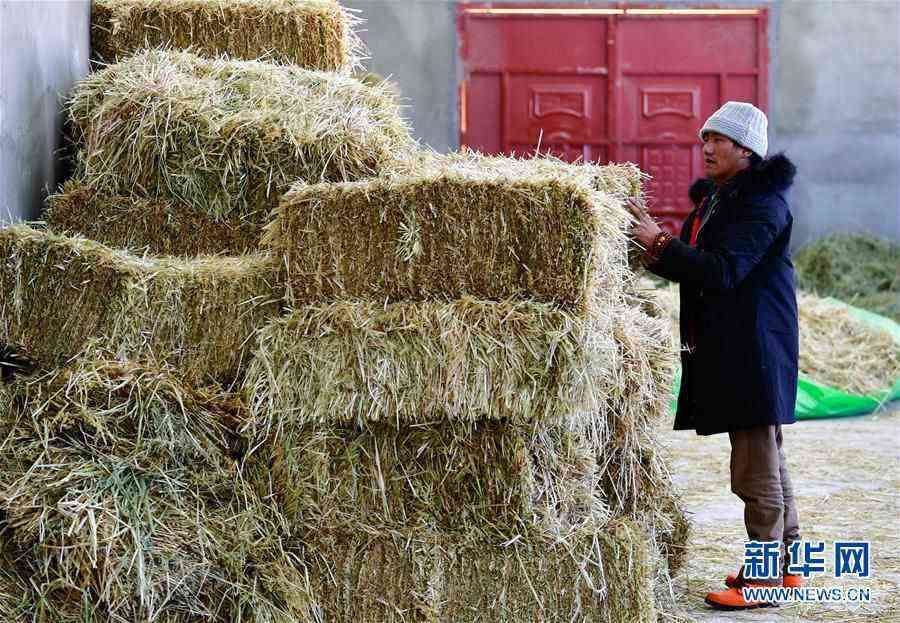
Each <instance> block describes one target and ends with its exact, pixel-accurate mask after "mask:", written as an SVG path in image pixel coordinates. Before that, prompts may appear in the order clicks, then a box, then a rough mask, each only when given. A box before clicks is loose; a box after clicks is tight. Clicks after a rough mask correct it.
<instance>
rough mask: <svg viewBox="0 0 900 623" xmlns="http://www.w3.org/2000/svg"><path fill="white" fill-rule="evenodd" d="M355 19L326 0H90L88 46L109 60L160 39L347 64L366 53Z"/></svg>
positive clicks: (332, 67)
mask: <svg viewBox="0 0 900 623" xmlns="http://www.w3.org/2000/svg"><path fill="white" fill-rule="evenodd" d="M359 21H360V20H359V19H358V18H356V17H355V16H354V15H353V14H352V13H351V12H350V11H348V10H347V9H344V8H343V7H341V6H340V5H339V4H338V3H337V2H333V1H331V0H94V2H92V3H91V49H92V54H93V56H94V58H95V59H97V60H100V61H104V62H107V63H112V62H115V61H117V60H122V59H123V58H125V57H126V56H130V55H132V54H134V53H135V52H137V51H138V50H141V49H143V48H155V47H164V48H176V49H185V48H188V49H191V50H193V51H194V52H196V53H197V54H200V55H203V56H219V55H221V54H227V55H228V56H232V57H235V58H242V59H245V60H255V59H258V58H261V57H265V58H266V59H271V60H273V61H276V62H279V63H288V64H294V65H299V66H300V67H305V68H307V69H318V70H321V71H350V70H351V69H352V68H353V67H356V66H358V65H359V63H360V57H361V56H362V54H363V53H364V49H363V45H362V42H361V41H360V39H359V37H357V35H356V33H355V32H354V31H353V28H354V26H356V25H357V24H358V23H359Z"/></svg>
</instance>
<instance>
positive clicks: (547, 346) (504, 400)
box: [244, 298, 617, 430]
mask: <svg viewBox="0 0 900 623" xmlns="http://www.w3.org/2000/svg"><path fill="white" fill-rule="evenodd" d="M606 313H607V314H608V316H603V317H600V316H598V317H597V318H595V319H593V320H592V321H591V322H587V321H582V320H581V319H579V318H577V317H575V316H573V315H572V314H569V313H567V312H565V311H563V310H560V309H558V308H555V307H554V306H552V305H548V304H543V303H531V302H527V301H501V302H493V301H479V300H475V299H471V298H463V299H459V300H456V301H451V302H440V301H432V302H412V303H391V304H387V305H381V304H378V303H374V302H336V303H322V304H319V305H305V306H302V307H297V308H295V309H293V310H292V313H291V314H290V315H288V316H285V317H283V318H279V319H278V320H275V321H273V322H272V323H270V324H269V325H267V326H266V327H265V328H264V329H262V330H261V331H260V332H259V335H258V343H259V346H258V348H257V350H256V351H255V354H254V357H253V360H252V361H251V363H250V366H249V368H248V371H247V375H246V378H245V381H244V388H245V391H246V392H247V394H248V396H249V397H250V409H251V411H252V413H253V416H254V419H255V420H256V421H257V422H258V423H259V426H261V427H263V428H266V429H267V430H269V429H272V428H273V427H277V426H278V425H284V424H285V423H287V422H290V423H296V424H298V425H304V424H356V425H358V426H359V427H361V428H365V427H366V426H368V425H369V424H370V423H373V422H386V423H394V424H395V425H397V426H399V425H401V424H404V425H406V424H427V423H432V422H438V421H456V422H479V421H486V420H497V421H507V422H511V423H515V424H528V423H533V422H536V421H555V420H559V419H560V418H578V417H580V418H581V419H590V418H591V414H592V413H595V412H597V411H599V409H600V403H601V402H602V401H604V400H605V399H606V396H605V395H604V394H602V393H601V392H600V391H598V390H597V389H596V381H597V379H596V377H597V375H598V374H602V373H603V371H607V370H611V369H613V368H614V367H615V365H616V360H615V359H614V355H615V352H616V346H615V344H613V343H612V340H611V339H610V338H609V336H608V334H607V333H605V332H604V331H603V329H602V326H603V323H604V322H609V317H610V316H612V315H614V314H615V313H617V312H616V311H615V310H606ZM610 374H612V373H611V372H610Z"/></svg>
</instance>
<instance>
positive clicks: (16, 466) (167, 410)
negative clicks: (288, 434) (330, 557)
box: [0, 354, 300, 623]
mask: <svg viewBox="0 0 900 623" xmlns="http://www.w3.org/2000/svg"><path fill="white" fill-rule="evenodd" d="M0 398H2V400H0V432H3V435H2V437H0V448H2V452H0V518H2V521H0V531H4V532H5V534H4V536H5V537H6V538H4V541H3V544H4V548H5V549H6V550H7V551H8V554H9V556H8V559H6V560H5V561H4V560H3V559H2V558H0V563H3V567H2V569H0V573H4V574H6V575H7V576H13V577H25V578H29V581H28V582H27V584H26V585H27V587H28V589H29V590H28V592H27V593H26V595H25V596H23V600H22V602H20V606H21V607H20V610H21V612H22V615H23V616H24V615H25V614H26V613H28V614H31V615H34V613H35V612H38V611H40V612H42V613H43V615H42V617H39V618H41V620H50V621H69V620H71V621H76V620H92V621H110V622H113V621H122V620H127V621H136V622H138V621H140V622H148V623H149V622H150V621H167V622H171V623H176V622H177V623H187V622H188V621H197V620H204V621H216V622H218V621H221V622H222V623H225V622H231V621H234V620H247V621H259V622H260V623H262V622H264V621H265V622H268V621H279V620H281V621H289V620H296V619H295V618H291V617H299V615H298V613H297V612H296V611H295V610H294V609H293V606H292V604H293V603H294V602H295V601H296V600H295V599H294V598H293V597H292V595H291V593H290V592H285V591H284V587H283V586H282V585H283V581H282V578H283V577H286V576H287V577H291V576H292V574H293V573H294V572H293V570H292V566H291V564H290V561H289V559H288V558H287V557H286V556H285V554H284V552H283V550H282V542H281V537H280V534H281V533H280V530H279V525H280V524H279V522H278V521H277V516H276V515H275V514H274V513H273V512H272V511H271V510H270V509H269V507H268V505H263V504H262V503H261V502H260V500H259V499H258V498H257V497H256V496H255V495H254V494H253V492H252V491H251V490H250V488H249V487H248V485H246V484H245V483H244V482H243V481H242V480H241V479H240V478H239V475H238V473H237V471H236V466H235V463H234V461H233V460H232V458H231V456H230V452H231V451H232V448H231V441H232V434H233V431H232V426H235V422H233V420H235V419H237V420H239V419H240V417H239V413H238V414H236V411H239V409H237V407H236V406H235V404H234V403H233V400H232V399H231V398H229V397H227V396H224V395H218V394H212V393H209V392H206V391H203V390H198V389H196V388H192V387H190V386H188V385H185V384H183V383H182V382H181V381H180V380H179V379H178V377H177V376H176V375H175V373H174V371H172V370H168V369H165V368H158V367H154V366H152V365H146V364H135V363H128V362H122V361H116V360H109V359H95V358H94V355H93V354H92V355H90V356H87V357H85V358H82V359H78V360H77V361H76V362H74V363H73V364H72V365H70V366H68V367H66V368H64V369H61V370H58V371H54V372H51V373H48V374H47V375H45V376H42V377H40V378H38V379H34V380H30V381H28V382H25V381H18V382H16V383H13V384H8V385H4V386H0ZM235 427H236V426H235ZM10 560H15V561H16V563H15V566H12V565H10V564H8V563H9V562H10ZM299 582H300V580H299V578H296V576H294V583H295V585H299ZM279 587H281V588H279ZM0 591H2V588H0ZM0 603H2V601H0ZM35 608H39V610H35ZM88 615H89V616H88ZM5 620H9V619H5Z"/></svg>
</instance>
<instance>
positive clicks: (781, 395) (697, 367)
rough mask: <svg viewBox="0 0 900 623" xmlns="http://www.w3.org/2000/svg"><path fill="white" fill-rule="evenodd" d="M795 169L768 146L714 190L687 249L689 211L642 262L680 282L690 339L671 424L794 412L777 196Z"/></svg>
mask: <svg viewBox="0 0 900 623" xmlns="http://www.w3.org/2000/svg"><path fill="white" fill-rule="evenodd" d="M795 171H796V169H795V168H794V165H793V164H792V163H791V162H790V160H788V159H787V158H786V157H785V156H783V155H776V156H773V157H772V158H769V159H766V160H764V161H763V162H762V163H760V164H758V165H756V166H755V167H752V168H750V169H745V170H744V171H742V172H740V173H738V174H737V175H736V176H735V177H733V178H732V179H731V180H729V181H728V182H727V183H726V184H725V185H724V186H723V187H722V188H721V189H720V190H719V193H720V196H719V205H718V207H717V209H716V211H715V213H714V214H713V215H712V216H711V217H710V219H709V220H708V221H707V223H706V224H705V225H704V226H703V228H702V229H701V230H700V233H699V235H698V237H697V246H696V248H695V247H691V246H690V235H691V228H692V226H693V222H694V219H695V218H698V215H697V210H694V212H692V213H691V214H690V215H689V216H688V218H687V220H686V221H685V222H684V225H683V226H682V230H681V236H680V239H673V240H672V242H671V243H669V245H668V246H667V247H666V249H665V250H664V251H663V253H662V254H661V255H660V258H659V260H658V261H657V262H655V263H654V264H653V265H652V266H650V270H651V271H652V272H654V273H655V274H657V275H659V276H661V277H664V278H666V279H669V280H670V281H676V282H678V284H679V285H680V291H681V342H682V344H686V343H687V342H688V337H689V336H688V331H689V330H690V327H691V326H693V327H694V329H693V333H694V335H693V337H694V344H695V348H694V349H693V352H686V351H685V350H684V349H682V353H681V363H682V377H681V392H680V395H679V397H678V412H677V414H676V416H675V429H676V430H684V429H694V430H696V431H697V433H698V434H700V435H711V434H714V433H723V432H726V431H732V430H739V429H743V428H750V427H753V426H760V425H765V424H792V423H793V422H794V421H795V418H794V403H795V401H796V398H797V358H798V325H797V297H796V292H795V287H794V267H793V265H792V264H791V259H790V253H789V246H790V241H791V226H792V222H793V218H792V216H791V212H790V209H789V207H788V203H787V200H786V199H785V196H784V193H785V192H786V191H787V189H788V188H789V187H790V186H791V184H792V183H793V179H794V173H795ZM703 190H704V188H703V184H702V183H699V184H695V185H694V187H692V192H693V193H694V194H696V193H697V192H698V191H699V192H702V191H703Z"/></svg>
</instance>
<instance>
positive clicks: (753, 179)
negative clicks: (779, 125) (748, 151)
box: [688, 154, 797, 206]
mask: <svg viewBox="0 0 900 623" xmlns="http://www.w3.org/2000/svg"><path fill="white" fill-rule="evenodd" d="M796 175H797V167H796V166H794V163H793V162H791V161H790V159H789V158H788V157H787V156H785V155H784V154H775V155H774V156H771V157H769V158H765V159H763V161H762V162H761V163H759V164H758V165H757V166H755V167H751V168H749V169H745V170H744V171H741V172H740V173H738V174H737V175H735V176H734V177H733V178H732V179H731V180H729V181H728V183H727V184H726V186H727V187H731V188H733V191H734V192H738V193H741V194H749V195H760V194H770V193H779V192H784V191H785V190H787V189H788V188H790V187H791V186H792V185H793V183H794V176H796ZM714 188H715V184H714V183H713V182H712V180H709V179H706V178H700V179H698V180H696V181H695V182H694V183H693V184H691V188H690V190H689V191H688V193H689V194H690V197H691V202H692V203H693V204H694V205H695V206H696V205H699V203H700V201H702V200H703V198H704V197H705V196H706V195H708V194H709V193H710V192H712V190H713V189H714Z"/></svg>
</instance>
